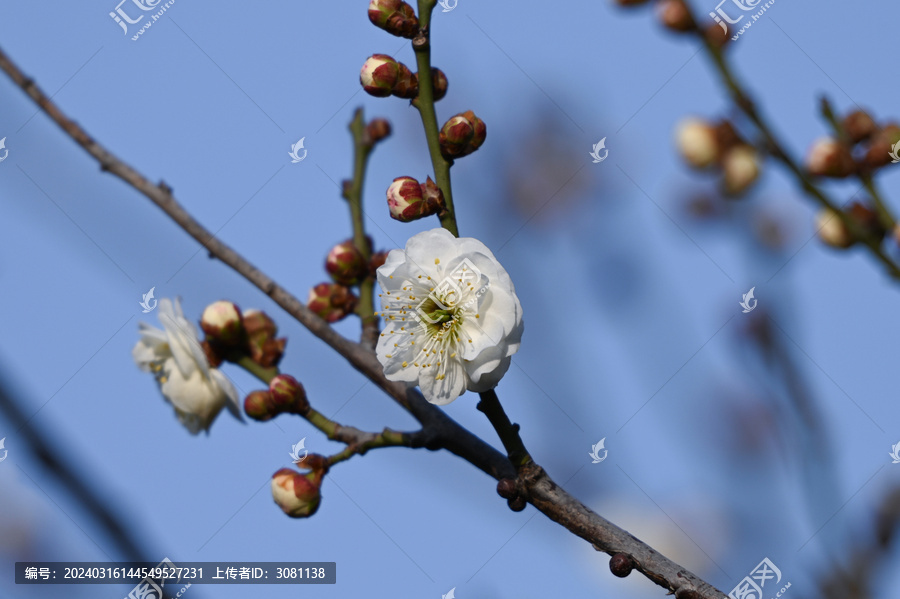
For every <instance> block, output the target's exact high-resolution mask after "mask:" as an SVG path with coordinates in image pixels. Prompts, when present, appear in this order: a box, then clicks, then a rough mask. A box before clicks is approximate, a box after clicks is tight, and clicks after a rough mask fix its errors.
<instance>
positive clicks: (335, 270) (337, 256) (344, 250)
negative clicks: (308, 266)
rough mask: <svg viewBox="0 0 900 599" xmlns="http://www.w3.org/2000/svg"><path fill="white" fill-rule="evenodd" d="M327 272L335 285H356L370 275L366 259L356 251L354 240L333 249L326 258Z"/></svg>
mask: <svg viewBox="0 0 900 599" xmlns="http://www.w3.org/2000/svg"><path fill="white" fill-rule="evenodd" d="M325 270H326V271H328V274H329V275H331V278H332V279H334V281H335V283H340V284H341V285H355V284H357V283H359V282H360V280H362V279H363V278H364V277H365V276H366V275H367V274H369V267H368V264H367V263H366V259H365V258H364V257H363V255H362V252H360V251H359V250H358V249H356V245H354V243H353V240H352V239H348V240H347V241H344V242H343V243H339V244H337V245H336V246H334V247H333V248H331V251H330V252H328V256H327V257H326V258H325Z"/></svg>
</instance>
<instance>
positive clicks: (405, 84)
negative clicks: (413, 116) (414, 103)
mask: <svg viewBox="0 0 900 599" xmlns="http://www.w3.org/2000/svg"><path fill="white" fill-rule="evenodd" d="M397 64H399V65H400V70H399V71H398V72H397V82H396V83H395V84H394V89H393V90H391V93H392V94H394V95H395V96H397V97H398V98H407V99H411V98H415V97H416V96H417V95H419V77H418V75H416V74H415V73H413V72H412V71H410V70H409V67H407V66H406V65H405V64H403V63H402V62H401V63H397Z"/></svg>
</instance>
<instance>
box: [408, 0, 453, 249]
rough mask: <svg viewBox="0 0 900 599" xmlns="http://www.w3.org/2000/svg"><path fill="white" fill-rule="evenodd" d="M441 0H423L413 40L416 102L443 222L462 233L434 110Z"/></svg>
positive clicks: (420, 0)
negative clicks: (434, 40)
mask: <svg viewBox="0 0 900 599" xmlns="http://www.w3.org/2000/svg"><path fill="white" fill-rule="evenodd" d="M436 4H437V0H419V15H418V16H419V28H420V31H419V35H418V36H416V38H415V39H414V40H413V50H415V53H416V69H417V70H418V74H419V95H418V97H417V98H416V100H415V101H414V102H413V105H414V106H415V107H416V108H418V109H419V114H420V115H421V117H422V126H423V127H424V129H425V139H426V140H427V141H428V153H429V154H430V155H431V165H432V168H434V179H435V183H437V186H438V187H439V188H440V190H441V193H443V195H444V205H445V207H446V211H444V212H443V213H442V214H441V215H440V219H441V226H442V227H444V228H445V229H447V230H448V231H450V232H451V233H453V234H454V235H455V236H456V237H459V230H458V229H457V227H456V212H455V211H454V209H453V190H452V188H451V186H450V166H451V164H452V163H451V162H450V161H448V160H447V159H445V158H444V157H443V156H442V155H441V144H440V127H438V120H437V113H436V112H435V110H434V82H433V81H432V78H431V30H430V27H431V12H432V11H433V10H434V7H435V5H436Z"/></svg>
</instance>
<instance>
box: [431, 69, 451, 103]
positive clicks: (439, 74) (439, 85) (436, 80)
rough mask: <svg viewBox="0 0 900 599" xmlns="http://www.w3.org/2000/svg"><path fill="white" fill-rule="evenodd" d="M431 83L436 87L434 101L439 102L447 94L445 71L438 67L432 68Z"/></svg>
mask: <svg viewBox="0 0 900 599" xmlns="http://www.w3.org/2000/svg"><path fill="white" fill-rule="evenodd" d="M431 85H432V87H433V89H434V101H435V102H437V101H438V100H440V99H441V98H443V97H444V96H446V95H447V86H448V85H449V82H448V81H447V76H446V75H445V74H444V71H442V70H440V69H436V68H432V69H431Z"/></svg>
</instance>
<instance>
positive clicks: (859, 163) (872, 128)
mask: <svg viewBox="0 0 900 599" xmlns="http://www.w3.org/2000/svg"><path fill="white" fill-rule="evenodd" d="M840 130H841V134H842V135H841V139H835V138H831V137H825V138H821V139H819V140H817V141H816V142H815V143H814V144H813V145H812V147H811V148H810V151H809V154H808V155H807V158H806V168H807V170H808V171H809V173H810V174H811V175H815V176H821V177H835V178H843V177H848V176H850V175H853V174H855V173H858V172H871V171H874V170H876V169H878V168H880V167H882V166H884V165H886V164H888V163H890V162H895V161H896V162H900V156H898V152H900V145H898V144H900V126H898V125H897V124H896V123H886V124H885V125H882V126H879V125H878V124H877V123H876V122H875V120H874V119H873V118H872V117H871V116H870V115H869V114H868V113H867V112H865V111H864V110H855V111H853V112H851V113H850V114H848V115H847V116H845V117H844V119H843V120H842V122H841V123H840ZM895 156H897V158H894V157H895Z"/></svg>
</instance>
